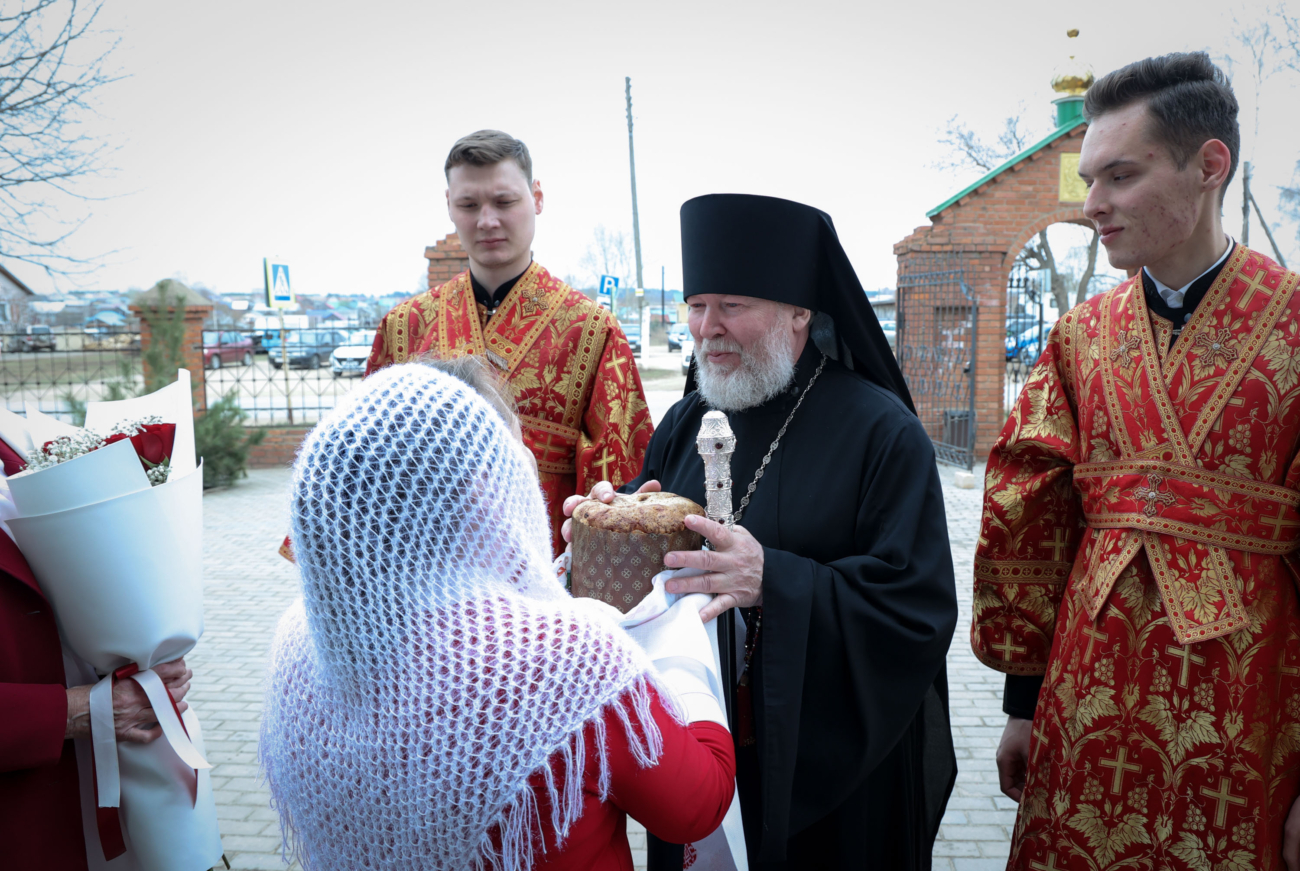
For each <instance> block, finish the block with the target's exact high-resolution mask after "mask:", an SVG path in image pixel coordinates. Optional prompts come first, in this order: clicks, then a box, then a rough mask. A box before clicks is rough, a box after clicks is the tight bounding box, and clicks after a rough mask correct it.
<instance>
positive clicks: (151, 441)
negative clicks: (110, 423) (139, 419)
mask: <svg viewBox="0 0 1300 871" xmlns="http://www.w3.org/2000/svg"><path fill="white" fill-rule="evenodd" d="M141 429H142V430H143V431H142V432H138V433H136V434H135V435H132V436H128V435H126V434H124V433H120V432H118V433H113V434H112V435H111V436H108V437H107V438H105V439H104V444H106V445H111V444H113V443H114V442H120V441H121V440H122V439H127V438H129V439H130V440H131V447H133V448H135V453H136V455H137V456H138V457H139V458H140V462H141V463H142V464H143V465H144V467H145V468H146V469H152V468H153V467H154V466H163V465H168V464H169V462H170V460H171V456H172V443H173V442H175V440H176V424H174V423H147V424H145V425H144V426H143V427H142V428H141Z"/></svg>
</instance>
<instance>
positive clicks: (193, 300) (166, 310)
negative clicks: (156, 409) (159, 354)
mask: <svg viewBox="0 0 1300 871" xmlns="http://www.w3.org/2000/svg"><path fill="white" fill-rule="evenodd" d="M130 308H131V313H132V314H133V315H135V316H136V317H138V318H139V319H140V359H141V360H142V365H143V367H144V378H145V383H146V384H148V383H149V382H150V381H151V380H152V379H153V378H154V377H155V376H157V377H158V378H159V380H163V381H171V380H172V379H174V378H175V373H173V372H167V373H162V372H154V370H153V363H151V361H150V358H151V357H152V356H154V355H151V354H150V353H149V349H150V347H151V346H152V345H153V344H154V343H155V342H157V341H160V340H162V339H161V338H160V337H159V336H156V335H155V329H156V328H157V329H158V330H159V331H161V330H163V329H168V328H170V322H171V319H172V318H175V317H176V315H177V311H178V310H179V311H180V312H181V318H182V323H183V329H184V335H183V337H182V339H181V343H180V355H181V359H180V360H179V361H177V362H178V363H180V367H181V368H184V369H188V370H189V372H190V384H191V386H192V388H193V392H194V409H195V411H196V412H198V413H202V412H204V411H206V410H207V407H208V402H207V384H206V381H205V377H204V376H205V375H206V374H207V369H206V368H205V367H204V365H203V363H204V360H203V329H204V327H205V325H207V323H208V320H209V318H210V317H211V316H212V308H213V306H212V302H211V301H210V300H209V299H207V297H205V296H203V295H202V294H201V293H198V292H197V291H195V290H192V289H191V288H189V287H186V286H185V285H184V284H182V283H181V282H179V281H176V280H175V279H171V278H165V279H163V280H162V281H160V282H158V283H157V284H155V285H154V286H153V287H151V288H149V289H148V290H146V291H144V292H143V293H138V294H136V295H135V297H134V298H132V300H131V306H130ZM154 319H160V320H163V321H166V322H167V323H168V327H166V328H164V327H162V325H161V324H157V325H155V324H153V323H151V321H153V320H154ZM168 368H170V365H168Z"/></svg>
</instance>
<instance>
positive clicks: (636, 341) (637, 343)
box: [618, 321, 641, 354]
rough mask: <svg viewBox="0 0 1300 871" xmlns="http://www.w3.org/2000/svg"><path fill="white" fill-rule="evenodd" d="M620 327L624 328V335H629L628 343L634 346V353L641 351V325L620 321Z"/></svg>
mask: <svg viewBox="0 0 1300 871" xmlns="http://www.w3.org/2000/svg"><path fill="white" fill-rule="evenodd" d="M618 325H619V327H620V328H621V329H622V330H623V335H625V336H627V343H628V344H629V345H631V346H632V353H633V354H640V353H641V325H640V324H625V323H623V322H622V321H619V324H618Z"/></svg>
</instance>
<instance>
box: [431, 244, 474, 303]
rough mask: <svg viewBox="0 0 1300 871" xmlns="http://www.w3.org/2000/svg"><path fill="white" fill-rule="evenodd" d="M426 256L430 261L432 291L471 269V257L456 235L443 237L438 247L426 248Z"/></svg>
mask: <svg viewBox="0 0 1300 871" xmlns="http://www.w3.org/2000/svg"><path fill="white" fill-rule="evenodd" d="M424 256H425V257H426V258H428V260H429V289H430V290H432V289H433V288H435V287H438V286H439V285H442V284H446V283H447V282H448V281H451V280H452V279H453V278H455V277H456V276H457V275H460V274H461V273H462V272H464V271H465V270H466V269H469V255H468V254H466V253H465V250H464V249H463V248H461V247H460V237H459V236H457V235H456V234H455V233H451V234H449V235H447V236H445V237H443V239H442V241H440V242H439V243H438V244H437V245H432V246H430V247H427V248H425V249H424Z"/></svg>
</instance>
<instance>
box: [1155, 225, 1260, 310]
mask: <svg viewBox="0 0 1300 871" xmlns="http://www.w3.org/2000/svg"><path fill="white" fill-rule="evenodd" d="M1236 244H1237V243H1236V240H1234V239H1233V238H1232V237H1231V236H1229V237H1228V249H1227V250H1226V251H1224V252H1223V256H1222V257H1220V258H1219V259H1218V260H1216V261H1214V265H1213V266H1211V267H1210V268H1209V269H1207V270H1205V272H1202V273H1201V274H1200V275H1198V276H1196V277H1195V278H1193V279H1192V280H1191V281H1189V282H1187V283H1186V284H1184V285H1183V286H1182V287H1180V288H1177V289H1174V288H1172V287H1170V286H1169V285H1167V284H1165V283H1164V282H1162V281H1161V280H1160V279H1158V278H1156V277H1155V276H1154V275H1152V274H1151V271H1150V270H1148V269H1147V268H1146V267H1145V266H1143V267H1142V271H1143V272H1145V273H1146V274H1147V278H1149V279H1151V282H1152V283H1153V284H1154V285H1155V286H1156V293H1158V294H1160V298H1161V299H1163V300H1164V301H1165V302H1167V303H1169V307H1170V308H1182V307H1183V297H1185V296H1186V295H1187V290H1188V288H1190V287H1191V286H1192V285H1193V284H1195V283H1196V282H1198V281H1200V280H1201V279H1202V278H1204V277H1205V276H1206V275H1207V274H1208V273H1211V272H1213V271H1214V270H1216V269H1218V268H1219V264H1221V263H1223V261H1225V260H1227V259H1228V255H1229V254H1231V253H1232V249H1233V248H1235V247H1236Z"/></svg>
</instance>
